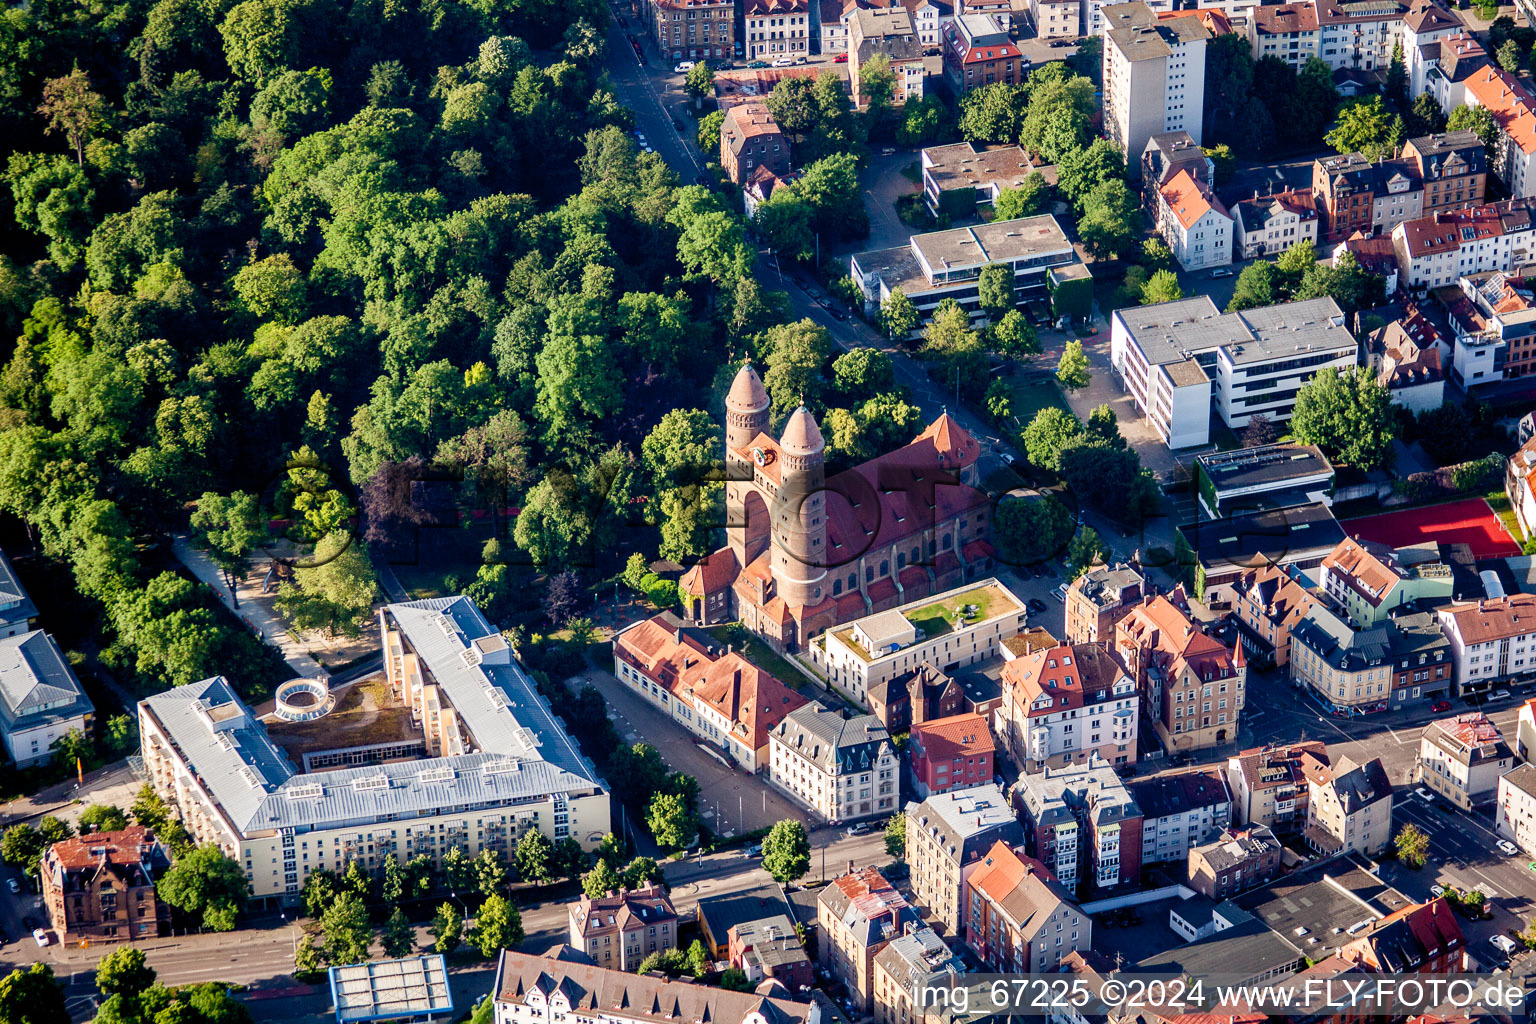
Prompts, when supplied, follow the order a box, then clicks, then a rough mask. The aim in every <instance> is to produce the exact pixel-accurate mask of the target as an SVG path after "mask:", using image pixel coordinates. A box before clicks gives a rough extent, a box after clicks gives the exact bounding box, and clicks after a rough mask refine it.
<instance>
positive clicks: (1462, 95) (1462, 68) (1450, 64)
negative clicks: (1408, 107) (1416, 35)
mask: <svg viewBox="0 0 1536 1024" xmlns="http://www.w3.org/2000/svg"><path fill="white" fill-rule="evenodd" d="M1426 49H1427V50H1428V51H1429V52H1427V53H1425V54H1424V55H1423V61H1422V68H1421V73H1422V75H1423V80H1424V86H1423V89H1422V92H1427V93H1429V95H1430V96H1432V97H1434V100H1435V102H1436V103H1438V104H1439V105H1440V109H1441V110H1454V109H1455V108H1456V107H1461V106H1466V103H1467V83H1468V82H1469V81H1471V80H1472V78H1473V77H1474V76H1476V75H1477V73H1478V72H1480V71H1482V70H1483V69H1484V68H1486V67H1487V66H1488V65H1489V59H1488V51H1487V50H1485V49H1483V45H1482V43H1480V42H1478V41H1477V39H1476V38H1474V37H1473V36H1472V35H1470V34H1469V33H1468V32H1467V31H1466V30H1465V29H1463V30H1461V31H1460V32H1458V33H1455V34H1453V35H1451V36H1449V37H1447V38H1445V39H1443V40H1441V41H1440V42H1438V43H1431V44H1429V46H1428V47H1426ZM1415 59H1417V58H1415ZM1415 98H1417V97H1415ZM1494 155H1495V154H1494V153H1491V152H1490V153H1488V154H1487V159H1488V162H1489V164H1490V166H1489V170H1490V171H1492V169H1493V168H1492V166H1491V165H1492V161H1493V157H1494Z"/></svg>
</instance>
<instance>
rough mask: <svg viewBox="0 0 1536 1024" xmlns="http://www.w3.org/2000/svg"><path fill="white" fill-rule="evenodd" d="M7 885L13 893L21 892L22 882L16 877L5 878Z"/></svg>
mask: <svg viewBox="0 0 1536 1024" xmlns="http://www.w3.org/2000/svg"><path fill="white" fill-rule="evenodd" d="M5 887H6V888H7V889H9V890H11V892H13V893H17V892H21V883H20V882H18V881H16V879H14V878H7V879H6V880H5Z"/></svg>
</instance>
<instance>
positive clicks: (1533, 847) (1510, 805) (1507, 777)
mask: <svg viewBox="0 0 1536 1024" xmlns="http://www.w3.org/2000/svg"><path fill="white" fill-rule="evenodd" d="M1494 828H1495V830H1496V831H1497V832H1498V833H1499V835H1501V836H1503V837H1504V838H1505V839H1508V840H1509V841H1510V842H1512V843H1514V844H1515V845H1516V846H1518V847H1519V848H1520V850H1521V852H1523V853H1524V854H1525V855H1526V856H1528V857H1530V856H1536V765H1533V764H1530V763H1529V762H1527V763H1525V764H1517V765H1515V767H1514V768H1511V769H1510V770H1509V771H1507V772H1505V773H1504V774H1503V775H1500V776H1499V791H1498V804H1497V810H1495V811H1494Z"/></svg>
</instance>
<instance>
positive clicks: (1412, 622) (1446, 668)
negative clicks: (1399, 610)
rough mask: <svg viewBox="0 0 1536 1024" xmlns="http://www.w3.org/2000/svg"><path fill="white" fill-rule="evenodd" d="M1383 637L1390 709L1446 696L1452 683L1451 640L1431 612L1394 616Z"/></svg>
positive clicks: (1453, 668)
mask: <svg viewBox="0 0 1536 1024" xmlns="http://www.w3.org/2000/svg"><path fill="white" fill-rule="evenodd" d="M1387 638H1388V640H1389V641H1390V643H1391V657H1392V706H1393V707H1394V708H1400V707H1403V706H1404V705H1406V704H1407V703H1408V702H1409V701H1417V700H1429V701H1434V700H1439V699H1440V698H1442V697H1448V696H1450V693H1451V691H1452V689H1454V687H1455V685H1456V679H1455V675H1454V672H1455V666H1454V665H1453V664H1452V662H1451V642H1450V640H1448V639H1446V636H1445V633H1444V632H1443V631H1442V630H1441V629H1440V620H1439V619H1437V618H1436V617H1435V614H1434V613H1433V612H1410V613H1404V614H1401V615H1398V616H1396V617H1395V618H1393V619H1392V621H1391V623H1390V628H1389V629H1388V631H1387Z"/></svg>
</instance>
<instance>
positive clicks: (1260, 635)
mask: <svg viewBox="0 0 1536 1024" xmlns="http://www.w3.org/2000/svg"><path fill="white" fill-rule="evenodd" d="M1233 592H1234V594H1235V600H1234V604H1233V610H1234V611H1236V613H1237V625H1238V629H1237V638H1238V640H1239V641H1240V642H1241V643H1242V645H1243V646H1244V647H1246V648H1247V649H1248V651H1249V652H1250V654H1251V655H1252V656H1253V657H1254V658H1256V659H1258V660H1261V661H1263V662H1265V663H1267V664H1269V665H1272V666H1274V667H1275V668H1284V667H1286V666H1287V665H1289V664H1290V661H1291V630H1292V629H1294V628H1296V624H1297V623H1299V622H1300V621H1301V620H1302V618H1303V617H1304V616H1305V615H1306V614H1307V612H1308V611H1310V610H1311V608H1312V606H1313V605H1315V604H1317V603H1318V601H1320V600H1321V597H1320V596H1319V595H1318V594H1317V593H1316V592H1314V591H1313V589H1312V587H1311V584H1310V581H1308V580H1307V578H1306V577H1305V576H1303V575H1302V574H1301V571H1300V570H1298V569H1296V568H1295V567H1294V566H1285V567H1282V566H1278V565H1265V566H1261V567H1259V568H1257V569H1249V570H1248V571H1247V572H1245V573H1243V574H1242V576H1240V577H1238V581H1237V583H1236V584H1234V585H1233Z"/></svg>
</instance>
